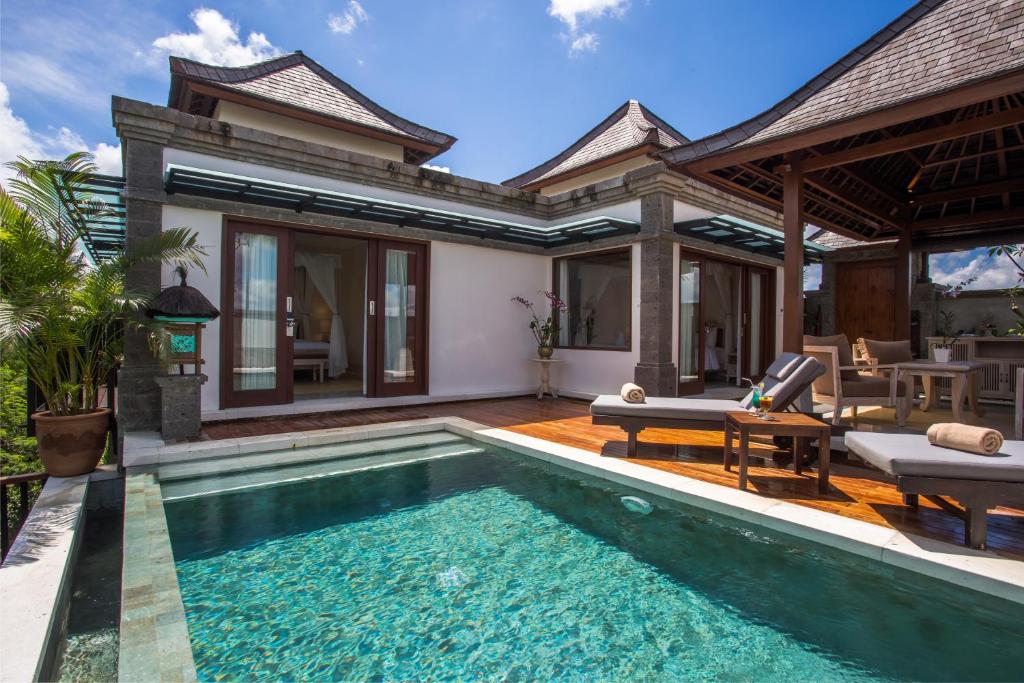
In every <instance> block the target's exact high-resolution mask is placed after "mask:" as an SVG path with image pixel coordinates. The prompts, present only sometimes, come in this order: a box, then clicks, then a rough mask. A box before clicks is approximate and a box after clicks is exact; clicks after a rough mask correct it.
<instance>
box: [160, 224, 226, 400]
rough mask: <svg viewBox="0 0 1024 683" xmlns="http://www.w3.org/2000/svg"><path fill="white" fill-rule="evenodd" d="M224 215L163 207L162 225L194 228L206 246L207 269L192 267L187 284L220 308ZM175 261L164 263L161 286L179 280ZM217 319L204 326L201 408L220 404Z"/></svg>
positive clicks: (218, 325) (166, 285)
mask: <svg viewBox="0 0 1024 683" xmlns="http://www.w3.org/2000/svg"><path fill="white" fill-rule="evenodd" d="M222 217H223V215H222V214H221V213H219V212H216V211H200V210H198V209H184V208H181V207H177V206H167V205H165V206H164V207H163V226H164V229H165V230H167V229H170V228H178V227H187V228H191V229H192V230H194V231H196V233H198V236H199V244H200V245H201V246H202V247H203V249H205V250H206V253H207V256H206V258H205V259H204V262H205V263H206V272H205V273H203V272H202V271H201V270H196V269H194V268H193V269H192V270H190V271H189V274H188V284H189V285H191V286H193V287H195V288H196V289H198V290H199V291H200V292H202V293H203V295H204V296H205V297H206V298H207V299H209V300H210V302H211V303H213V305H214V306H216V307H217V308H218V309H220V308H221V300H220V276H221V270H220V267H221V229H222V228H221V220H222ZM173 269H174V264H168V263H165V264H164V265H163V269H162V273H161V277H160V284H161V286H163V287H168V286H170V285H176V284H178V278H177V276H176V275H175V274H174V270H173ZM220 323H221V320H220V318H218V319H217V320H213V321H211V322H208V323H207V324H206V329H205V330H203V349H202V352H203V359H204V360H205V361H206V363H205V364H204V365H203V372H204V373H205V374H206V376H207V377H208V378H209V379H208V380H207V382H206V384H204V385H203V390H202V409H203V410H204V411H207V410H217V409H218V408H220V406H219V405H218V404H219V401H220Z"/></svg>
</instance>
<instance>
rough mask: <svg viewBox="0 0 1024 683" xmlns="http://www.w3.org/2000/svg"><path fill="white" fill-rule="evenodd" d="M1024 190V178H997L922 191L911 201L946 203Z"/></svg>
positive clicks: (924, 203)
mask: <svg viewBox="0 0 1024 683" xmlns="http://www.w3.org/2000/svg"><path fill="white" fill-rule="evenodd" d="M1022 190H1024V178H1008V179H1004V180H995V181H992V182H988V183H976V184H974V185H965V186H963V187H954V188H950V189H948V190H936V191H934V192H922V193H921V194H915V195H912V198H911V201H912V203H913V204H915V205H918V206H926V205H928V204H944V203H946V202H955V201H959V200H961V199H972V198H975V197H990V196H995V195H999V194H1004V193H1009V192H1020V191H1022Z"/></svg>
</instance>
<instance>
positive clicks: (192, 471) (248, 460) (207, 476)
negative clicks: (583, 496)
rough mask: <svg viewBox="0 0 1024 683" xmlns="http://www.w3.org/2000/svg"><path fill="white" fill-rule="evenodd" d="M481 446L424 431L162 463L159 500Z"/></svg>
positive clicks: (463, 452)
mask: <svg viewBox="0 0 1024 683" xmlns="http://www.w3.org/2000/svg"><path fill="white" fill-rule="evenodd" d="M483 451H484V449H482V448H480V447H479V446H477V445H476V444H474V443H472V442H469V441H466V440H465V439H463V438H461V437H458V436H456V435H454V434H449V433H445V432H430V433H425V434H414V435H408V436H398V437H391V438H387V439H374V440H371V441H361V442H350V443H344V444H331V445H324V446H308V447H304V448H296V449H289V450H286V451H270V452H266V453H256V454H253V455H249V456H239V457H237V458H218V459H216V460H210V461H208V462H205V463H204V462H189V463H178V464H173V465H164V466H162V467H160V468H159V471H158V477H159V481H160V489H161V493H162V496H163V499H164V500H176V499H180V498H190V497H194V496H200V495H212V494H215V493H224V492H227V491H234V490H240V489H245V488H253V487H258V486H277V485H280V484H286V483H290V482H294V481H299V480H302V479H310V478H314V477H330V476H336V475H340V474H348V473H352V472H357V471H360V470H367V469H377V468H381V467H394V466H395V465H400V464H405V463H409V462H415V461H417V460H425V459H433V458H444V457H451V456H455V455H470V454H474V453H482V452H483Z"/></svg>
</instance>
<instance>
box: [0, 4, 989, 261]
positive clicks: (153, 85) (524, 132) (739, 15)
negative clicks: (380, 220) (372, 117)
mask: <svg viewBox="0 0 1024 683" xmlns="http://www.w3.org/2000/svg"><path fill="white" fill-rule="evenodd" d="M911 4H912V2H911V0H859V1H858V2H839V1H828V2H821V1H805V2H797V1H796V0H775V1H773V2H764V1H763V0H726V1H725V2H707V1H706V0H700V1H695V0H507V1H504V2H499V1H498V0H466V1H463V2H456V1H454V0H432V1H431V2H408V1H407V2H399V1H398V0H356V1H353V0H309V1H304V2H301V3H298V2H294V1H292V2H289V1H287V0H281V1H277V0H248V1H245V2H235V1H228V0H209V1H208V2H206V3H200V2H169V1H168V2H141V1H135V2H129V1H126V0H103V1H102V2H100V1H98V0H80V1H78V2H75V3H69V2H65V1H61V2H57V1H46V0H42V1H40V0H4V3H3V21H2V23H0V81H2V83H3V86H2V87H0V157H3V159H8V158H10V157H12V156H13V155H14V154H18V153H26V154H35V155H57V154H63V153H66V152H67V151H69V150H71V149H77V148H87V149H90V150H92V151H94V152H96V153H97V158H98V161H99V162H100V163H101V165H102V166H103V168H104V170H108V171H116V170H117V169H116V166H117V163H118V158H119V150H118V147H117V140H116V138H115V137H114V131H113V129H112V127H111V124H110V96H111V95H112V94H117V95H122V96H125V97H130V98H134V99H139V100H145V101H148V102H155V103H161V104H162V103H164V102H165V101H166V98H167V88H168V82H169V79H168V71H167V56H168V54H170V53H174V54H181V55H183V56H189V57H193V58H197V59H201V60H206V61H218V62H220V63H225V64H240V63H247V62H249V61H252V60H253V59H261V58H267V57H271V56H274V55H275V54H277V53H281V52H288V51H291V50H295V49H301V50H303V51H304V52H306V54H308V55H309V56H311V57H313V58H314V59H316V60H317V61H319V62H320V63H321V64H323V65H324V66H325V67H327V68H328V69H330V70H331V71H333V72H334V73H336V74H337V75H338V76H339V77H341V78H342V79H344V80H346V81H348V82H349V83H351V84H352V85H353V86H355V87H356V88H358V89H359V90H361V91H362V92H364V93H365V94H367V95H368V96H369V97H371V98H373V99H374V100H376V101H378V102H379V103H380V104H382V105H384V106H385V107H388V108H389V109H391V110H393V111H395V112H396V113H398V114H400V115H402V116H405V117H407V118H410V119H412V120H414V121H416V122H418V123H422V124H424V125H428V126H431V127H433V128H437V129H439V130H442V131H444V132H446V133H450V134H452V135H455V136H456V137H457V138H459V142H458V143H456V145H455V147H454V148H453V149H452V150H450V151H449V152H447V153H446V154H444V155H442V156H441V157H438V158H437V159H436V160H435V161H434V162H433V163H435V164H437V165H440V166H444V167H448V168H450V169H451V171H452V172H453V173H456V174H458V175H463V176H468V177H473V178H478V179H481V180H487V181H492V182H500V181H502V180H504V179H506V178H509V177H511V176H514V175H516V174H518V173H521V172H523V171H525V170H527V169H529V168H531V167H533V166H535V165H537V164H538V163H540V162H542V161H544V160H546V159H548V158H549V157H551V156H552V155H554V154H555V153H557V152H558V151H560V150H561V149H563V148H564V147H566V146H568V145H569V144H571V143H572V142H573V141H575V140H576V139H577V138H578V137H579V136H580V135H582V134H583V133H585V132H586V131H587V130H589V129H590V128H591V127H592V126H594V125H595V124H597V123H598V122H599V121H600V120H601V119H603V118H604V117H605V116H607V115H608V114H609V113H610V112H611V111H613V110H614V109H615V108H616V107H618V106H619V105H620V104H622V103H623V102H625V101H626V100H628V99H630V98H635V99H639V100H640V101H641V102H642V103H643V104H645V105H646V106H647V107H648V108H650V109H651V110H652V111H654V112H655V113H657V114H658V115H659V116H661V117H662V118H664V119H665V120H667V121H668V122H670V123H671V124H672V125H673V126H675V127H676V128H677V129H678V130H680V131H681V132H683V133H684V134H686V135H688V136H689V137H691V138H697V137H700V136H703V135H707V134H709V133H713V132H715V131H718V130H720V129H722V128H724V127H727V126H729V125H732V124H734V123H737V122H739V121H741V120H743V119H746V118H748V117H750V116H752V115H754V114H757V113H759V112H760V111H762V110H764V109H765V108H767V107H769V106H771V105H772V104H774V103H775V102H776V101H778V100H779V99H781V98H783V97H785V96H786V95H788V94H789V93H790V92H792V91H793V90H795V89H796V88H798V87H799V86H800V85H802V84H803V83H805V82H806V81H807V80H808V79H810V78H811V77H813V76H815V75H816V74H817V73H818V72H819V71H821V70H822V69H824V68H825V67H827V66H829V65H830V64H831V63H832V62H834V61H835V60H836V59H838V58H839V57H841V56H843V55H844V54H846V52H848V51H849V50H850V49H852V48H853V47H855V46H857V45H858V44H859V43H861V42H862V41H863V40H865V39H866V38H867V37H869V36H870V35H871V34H872V33H874V32H875V31H877V30H878V29H880V28H881V27H882V26H884V25H885V24H886V23H888V22H889V21H891V20H892V19H893V18H895V17H896V16H897V15H899V14H900V13H901V12H903V11H904V10H905V9H907V8H908V7H909V6H910V5H911ZM956 256H957V257H958V259H960V260H963V259H966V258H968V255H956ZM968 262H969V261H964V263H965V264H966V263H968ZM958 263H960V261H957V262H956V263H953V262H951V263H950V264H947V265H948V270H949V271H950V272H953V271H954V270H955V268H954V266H956V265H957V264H958ZM957 267H959V266H957ZM944 272H945V271H944Z"/></svg>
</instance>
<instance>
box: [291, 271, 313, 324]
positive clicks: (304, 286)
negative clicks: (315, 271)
mask: <svg viewBox="0 0 1024 683" xmlns="http://www.w3.org/2000/svg"><path fill="white" fill-rule="evenodd" d="M300 274H301V277H300ZM295 284H296V287H295V315H296V316H298V318H299V329H300V331H301V333H302V334H301V336H300V337H299V338H300V339H312V338H313V337H312V334H313V318H312V313H313V283H312V282H310V277H309V273H307V272H306V269H305V268H296V269H295Z"/></svg>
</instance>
